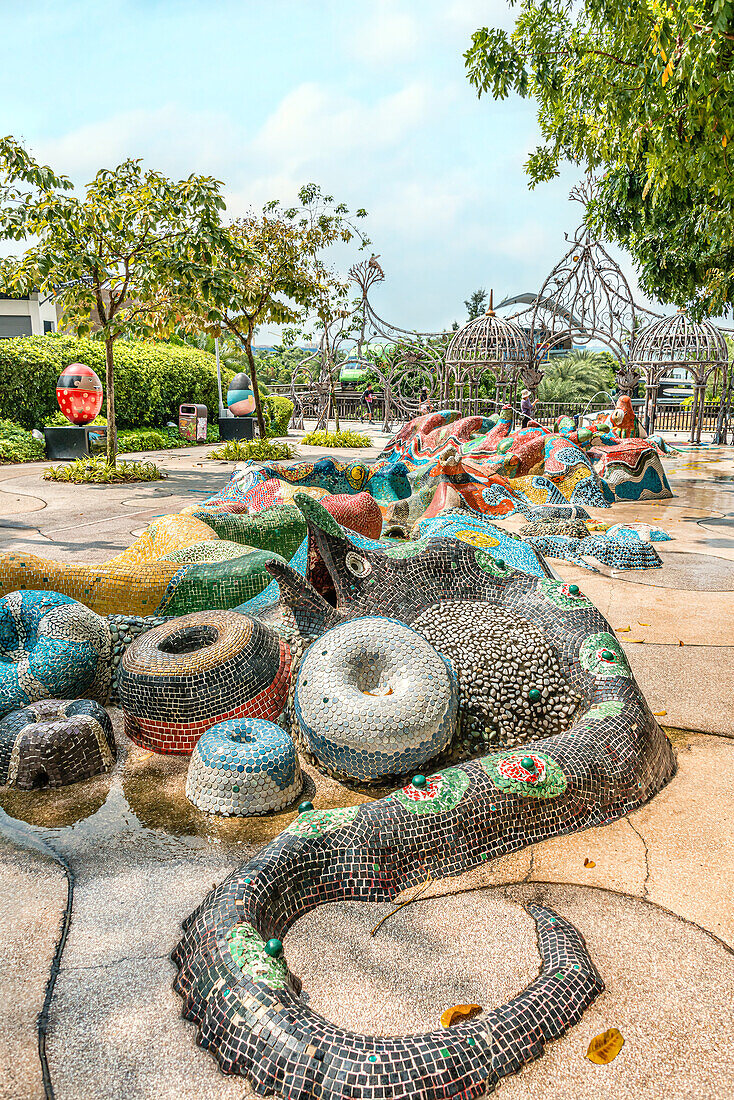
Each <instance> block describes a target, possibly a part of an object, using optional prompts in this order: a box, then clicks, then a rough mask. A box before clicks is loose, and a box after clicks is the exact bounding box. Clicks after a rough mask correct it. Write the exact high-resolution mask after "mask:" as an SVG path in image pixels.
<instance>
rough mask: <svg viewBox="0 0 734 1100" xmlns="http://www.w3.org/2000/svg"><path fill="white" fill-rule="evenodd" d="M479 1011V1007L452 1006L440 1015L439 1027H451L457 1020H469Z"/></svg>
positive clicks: (480, 1009)
mask: <svg viewBox="0 0 734 1100" xmlns="http://www.w3.org/2000/svg"><path fill="white" fill-rule="evenodd" d="M481 1011H482V1006H481V1005H452V1007H451V1008H447V1009H446V1011H445V1012H443V1013H442V1014H441V1027H451V1025H452V1024H454V1023H456V1022H457V1021H458V1020H471V1019H473V1018H474V1016H478V1015H479V1013H480V1012H481Z"/></svg>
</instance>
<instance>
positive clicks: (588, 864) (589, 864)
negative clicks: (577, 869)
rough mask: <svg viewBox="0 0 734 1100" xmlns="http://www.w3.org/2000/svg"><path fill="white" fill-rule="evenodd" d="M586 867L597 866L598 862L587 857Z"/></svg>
mask: <svg viewBox="0 0 734 1100" xmlns="http://www.w3.org/2000/svg"><path fill="white" fill-rule="evenodd" d="M584 867H596V863H595V862H594V860H593V859H588V858H587V859H585V860H584Z"/></svg>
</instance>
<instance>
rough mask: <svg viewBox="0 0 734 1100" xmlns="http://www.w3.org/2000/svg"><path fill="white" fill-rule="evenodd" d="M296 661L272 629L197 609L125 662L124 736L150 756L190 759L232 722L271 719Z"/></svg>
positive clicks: (147, 637)
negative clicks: (205, 737) (214, 730)
mask: <svg viewBox="0 0 734 1100" xmlns="http://www.w3.org/2000/svg"><path fill="white" fill-rule="evenodd" d="M290 667H291V656H290V650H289V648H288V645H287V644H286V642H284V641H283V640H282V639H281V638H279V637H278V635H277V634H276V633H275V631H274V630H271V629H270V628H269V627H267V626H265V625H264V624H263V623H260V622H258V621H257V620H255V619H251V618H249V616H247V615H240V614H239V613H238V612H236V611H197V612H194V614H192V615H183V616H181V618H178V619H171V620H170V621H169V622H167V623H164V624H163V625H161V626H158V627H155V628H154V629H153V630H149V631H147V633H145V634H141V635H140V636H139V637H138V638H136V639H135V641H134V642H133V643H132V644H131V645H130V646H129V647H128V649H127V650H126V651H125V654H124V656H123V658H122V664H121V668H120V677H119V693H120V700H121V704H122V709H123V712H124V715H125V733H126V734H127V736H128V737H129V738H130V739H131V741H134V742H135V743H136V744H138V745H142V746H143V747H144V748H146V749H152V750H153V752H162V753H179V754H186V753H190V752H192V751H193V749H194V746H195V745H196V742H197V741H198V740H199V737H200V736H201V735H202V733H204V731H205V730H208V729H209V728H210V727H211V726H214V725H216V724H217V723H218V722H223V721H226V720H227V719H229V718H245V717H250V718H263V719H266V720H268V721H272V720H273V719H274V718H277V717H278V716H279V714H280V713H281V711H282V710H283V707H284V705H285V701H286V697H287V694H288V688H289V685H290Z"/></svg>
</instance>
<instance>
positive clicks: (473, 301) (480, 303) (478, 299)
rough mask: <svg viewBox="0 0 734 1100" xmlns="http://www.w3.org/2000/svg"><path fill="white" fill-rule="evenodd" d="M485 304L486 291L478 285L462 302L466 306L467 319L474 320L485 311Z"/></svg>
mask: <svg viewBox="0 0 734 1100" xmlns="http://www.w3.org/2000/svg"><path fill="white" fill-rule="evenodd" d="M486 304H487V291H486V290H484V289H483V288H481V287H480V289H479V290H475V291H474V292H473V293H472V294H470V295H469V297H468V298H467V299H466V301H465V302H464V305H465V306H466V316H467V320H469V321H474V320H475V319H476V318H477V317H481V315H482V314H483V313H484V311H485V306H486Z"/></svg>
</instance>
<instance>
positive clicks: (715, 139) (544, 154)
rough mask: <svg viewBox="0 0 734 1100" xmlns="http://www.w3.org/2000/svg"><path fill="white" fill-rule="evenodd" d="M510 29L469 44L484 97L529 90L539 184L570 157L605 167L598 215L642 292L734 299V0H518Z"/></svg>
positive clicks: (713, 301) (698, 304) (726, 306)
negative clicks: (633, 267) (537, 134)
mask: <svg viewBox="0 0 734 1100" xmlns="http://www.w3.org/2000/svg"><path fill="white" fill-rule="evenodd" d="M517 9H518V16H517V20H516V23H515V26H514V29H513V30H512V32H511V33H509V34H508V33H507V32H505V31H504V30H499V29H488V28H486V27H484V28H482V29H481V30H478V31H476V32H475V33H474V35H473V37H472V44H471V47H470V48H469V50H468V51H467V52H466V54H465V60H466V65H467V70H468V76H469V80H470V81H471V83H472V84H473V85H474V86H475V87H476V89H477V91H478V92H479V94H480V95H482V94H484V93H489V94H491V95H492V96H494V98H495V99H498V98H499V99H504V98H506V97H507V96H508V95H510V94H511V93H513V92H514V93H517V94H518V95H520V96H523V97H527V96H533V97H534V98H535V99H536V101H537V109H538V123H539V125H540V130H541V133H542V136H543V139H544V143H543V144H542V145H541V146H539V147H538V148H537V149H536V150H535V151H534V152H533V153H532V154H531V155H530V157H529V159H528V161H527V164H526V170H527V172H528V175H529V177H530V183H531V186H535V184H537V183H539V182H541V181H543V180H548V179H551V178H552V177H553V176H556V175H557V174H558V166H559V163H560V162H561V161H562V160H564V159H568V160H570V161H572V162H573V163H575V164H579V165H583V166H586V167H588V168H589V169H590V170H595V169H601V170H602V174H603V179H602V181H601V185H600V187H599V190H598V193H597V195H596V197H595V198H594V199H593V200H592V202H591V204H590V207H589V212H588V220H589V224H590V225H591V226H592V227H593V228H594V229H595V230H596V231H598V232H602V233H605V234H607V235H608V236H609V237H610V238H611V239H613V240H615V241H617V242H618V243H619V244H621V245H623V246H624V247H626V248H628V249H629V251H630V252H631V254H632V256H633V257H634V259H635V261H636V263H637V265H638V266H639V270H640V282H641V285H642V287H643V288H644V290H645V291H646V292H647V293H648V294H650V295H655V296H657V297H659V298H660V299H661V300H663V301H665V302H671V303H675V304H676V305H680V306H688V307H690V308H691V309H692V310H693V311H694V312H698V313H701V312H703V311H708V312H709V313H720V312H728V311H730V310H731V308H732V303H734V174H733V173H732V165H731V164H730V156H731V153H730V150H729V145H730V143H731V142H732V139H733V138H734V2H732V0H690V2H688V3H685V4H680V3H673V2H672V0H639V2H638V3H633V4H630V3H628V2H627V0H580V2H579V3H571V2H570V0H518V3H517Z"/></svg>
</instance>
